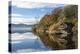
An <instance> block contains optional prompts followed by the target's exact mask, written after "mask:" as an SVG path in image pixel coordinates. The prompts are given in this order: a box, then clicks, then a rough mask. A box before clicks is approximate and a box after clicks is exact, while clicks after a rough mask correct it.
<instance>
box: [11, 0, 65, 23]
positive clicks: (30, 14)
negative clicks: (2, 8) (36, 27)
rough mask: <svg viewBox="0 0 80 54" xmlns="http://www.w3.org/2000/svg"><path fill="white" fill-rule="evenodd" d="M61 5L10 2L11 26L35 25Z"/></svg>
mask: <svg viewBox="0 0 80 54" xmlns="http://www.w3.org/2000/svg"><path fill="white" fill-rule="evenodd" d="M61 6H64V5H63V4H52V3H36V2H27V1H12V4H11V7H12V9H11V12H12V13H11V19H12V21H11V23H13V24H35V23H37V21H39V20H40V19H41V18H42V17H43V16H44V15H46V14H49V13H51V11H53V10H54V9H55V8H57V7H61Z"/></svg>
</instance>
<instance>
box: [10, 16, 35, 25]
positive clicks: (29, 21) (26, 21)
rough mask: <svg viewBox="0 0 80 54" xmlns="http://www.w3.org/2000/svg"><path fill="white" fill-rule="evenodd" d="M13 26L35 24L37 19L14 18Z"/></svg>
mask: <svg viewBox="0 0 80 54" xmlns="http://www.w3.org/2000/svg"><path fill="white" fill-rule="evenodd" d="M11 23H13V24H35V23H36V19H35V18H18V17H12V22H11Z"/></svg>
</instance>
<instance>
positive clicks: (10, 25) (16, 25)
mask: <svg viewBox="0 0 80 54" xmlns="http://www.w3.org/2000/svg"><path fill="white" fill-rule="evenodd" d="M32 26H33V25H26V24H9V27H32Z"/></svg>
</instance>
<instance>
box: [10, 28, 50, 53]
mask: <svg viewBox="0 0 80 54" xmlns="http://www.w3.org/2000/svg"><path fill="white" fill-rule="evenodd" d="M31 30H32V27H13V28H12V29H11V31H12V33H11V49H12V52H14V53H15V52H36V51H48V50H51V49H49V48H47V47H46V46H44V44H43V43H42V41H41V40H40V38H39V37H38V36H36V35H34V34H33V33H32V32H31Z"/></svg>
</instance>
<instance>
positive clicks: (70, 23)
mask: <svg viewBox="0 0 80 54" xmlns="http://www.w3.org/2000/svg"><path fill="white" fill-rule="evenodd" d="M77 21H78V17H77V5H68V6H65V7H63V8H56V9H55V10H54V11H52V13H51V14H48V15H45V16H44V17H42V19H41V20H40V22H39V24H36V25H34V26H33V33H34V34H35V35H38V36H39V37H40V39H41V40H42V42H43V43H44V44H45V45H46V46H47V47H50V48H52V49H73V48H77Z"/></svg>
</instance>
